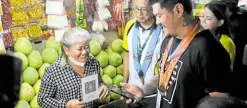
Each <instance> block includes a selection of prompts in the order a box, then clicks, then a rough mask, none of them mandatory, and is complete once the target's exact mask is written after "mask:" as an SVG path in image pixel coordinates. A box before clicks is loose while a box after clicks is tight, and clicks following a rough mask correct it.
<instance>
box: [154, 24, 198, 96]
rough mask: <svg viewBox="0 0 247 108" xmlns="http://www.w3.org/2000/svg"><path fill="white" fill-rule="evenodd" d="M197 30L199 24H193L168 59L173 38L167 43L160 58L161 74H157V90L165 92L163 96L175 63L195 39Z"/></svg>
mask: <svg viewBox="0 0 247 108" xmlns="http://www.w3.org/2000/svg"><path fill="white" fill-rule="evenodd" d="M199 29H200V27H199V24H194V25H193V26H192V27H191V28H189V30H188V32H187V33H186V35H185V36H184V39H183V40H182V41H181V42H180V45H179V46H178V48H177V49H176V51H174V54H173V56H171V57H170V58H168V56H169V53H170V50H171V46H172V43H173V39H174V38H171V39H170V41H169V42H168V45H167V47H166V49H165V52H164V55H163V57H162V64H161V66H162V67H161V72H160V74H159V75H160V80H159V88H160V89H161V90H162V91H163V90H165V94H166V92H167V91H166V90H167V88H169V87H168V83H169V80H170V78H171V75H172V71H173V69H174V68H175V66H176V64H177V61H178V60H179V58H180V57H181V56H182V54H183V53H184V51H185V50H186V49H187V47H188V46H189V44H190V43H191V41H192V40H193V38H194V37H195V35H196V33H197V32H198V31H199ZM168 59H170V61H169V63H167V61H168Z"/></svg>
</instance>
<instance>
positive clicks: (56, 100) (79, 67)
mask: <svg viewBox="0 0 247 108" xmlns="http://www.w3.org/2000/svg"><path fill="white" fill-rule="evenodd" d="M90 38H91V36H90V34H89V33H88V32H87V31H86V30H84V29H80V28H71V29H68V30H67V31H66V32H65V33H64V35H63V37H62V40H61V46H62V52H63V54H62V56H61V57H59V59H58V60H57V61H55V62H54V63H53V64H51V65H50V66H49V67H47V68H46V70H45V74H44V77H43V78H42V81H41V87H40V91H39V94H38V104H39V105H40V106H41V107H42V108H98V106H97V103H98V100H97V99H96V100H93V101H89V102H87V101H86V100H83V91H82V90H83V88H82V79H84V78H88V77H89V76H92V75H96V77H98V78H99V79H98V81H99V83H98V85H99V86H100V87H99V98H100V99H103V98H105V97H106V95H108V89H107V87H106V86H105V85H104V83H103V82H102V79H101V77H100V74H99V73H100V65H99V62H98V61H97V60H96V59H95V58H93V57H92V56H90V55H89V46H88V44H89V41H90ZM94 81H96V80H94ZM89 86H90V85H89ZM95 86H97V84H96V85H95V84H91V88H95ZM85 92H86V93H87V91H85Z"/></svg>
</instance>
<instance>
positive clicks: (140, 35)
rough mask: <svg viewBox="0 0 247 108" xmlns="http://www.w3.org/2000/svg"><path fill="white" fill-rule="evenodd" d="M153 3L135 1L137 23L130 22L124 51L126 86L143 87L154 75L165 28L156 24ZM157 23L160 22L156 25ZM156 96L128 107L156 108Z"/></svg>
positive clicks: (134, 13)
mask: <svg viewBox="0 0 247 108" xmlns="http://www.w3.org/2000/svg"><path fill="white" fill-rule="evenodd" d="M150 4H151V3H150V0H133V1H132V12H133V15H134V17H135V18H134V19H132V20H130V21H128V22H127V24H126V27H125V31H124V36H123V48H124V49H125V50H126V51H127V54H126V55H125V57H124V73H123V77H124V82H127V83H129V84H135V85H137V86H139V87H142V86H143V85H144V84H145V83H146V82H148V81H149V80H150V79H151V78H152V77H153V76H154V75H155V72H154V70H155V69H154V68H155V64H156V62H157V60H158V58H159V49H160V48H159V47H160V45H161V42H162V40H163V38H164V35H163V31H162V26H161V25H159V24H156V20H155V17H154V16H153V13H152V7H151V5H150ZM157 23H158V22H157ZM155 96H156V93H154V94H151V95H148V96H145V98H144V100H142V101H141V102H139V103H136V104H133V105H127V106H125V107H130V108H131V107H134V108H154V107H155V100H156V98H155Z"/></svg>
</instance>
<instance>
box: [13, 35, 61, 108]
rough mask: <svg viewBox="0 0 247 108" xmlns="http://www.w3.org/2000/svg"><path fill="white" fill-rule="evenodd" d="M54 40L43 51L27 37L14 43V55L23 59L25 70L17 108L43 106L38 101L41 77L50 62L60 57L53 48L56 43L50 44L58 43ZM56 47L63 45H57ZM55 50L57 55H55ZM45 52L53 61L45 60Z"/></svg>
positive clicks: (38, 107) (23, 68)
mask: <svg viewBox="0 0 247 108" xmlns="http://www.w3.org/2000/svg"><path fill="white" fill-rule="evenodd" d="M51 38H52V37H51ZM54 41H55V40H54V39H50V40H49V43H48V44H49V45H47V47H46V48H44V50H43V52H39V51H36V50H35V49H33V46H32V43H31V42H30V41H29V40H28V39H26V38H18V39H17V40H16V42H15V43H14V51H15V52H14V56H16V57H18V58H20V59H21V60H22V70H23V73H22V84H21V87H20V93H19V98H20V100H19V101H18V102H17V104H16V106H15V108H41V107H40V106H39V105H38V103H37V96H38V93H39V89H40V85H41V79H42V78H43V75H44V73H45V69H46V68H47V67H49V66H50V63H53V62H54V61H55V60H56V59H58V55H57V54H59V53H58V52H57V50H56V49H54V48H53V46H54V45H50V44H51V43H57V42H54ZM59 45H60V44H59ZM56 48H57V49H58V48H61V47H60V46H59V47H57V46H56ZM47 49H48V50H47ZM49 49H51V50H49ZM54 52H55V57H54V55H53V54H54ZM43 53H45V54H46V56H47V54H49V55H50V57H49V59H51V60H52V62H51V61H47V60H45V59H47V57H44V58H43ZM47 62H49V63H47Z"/></svg>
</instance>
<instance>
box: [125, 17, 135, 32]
mask: <svg viewBox="0 0 247 108" xmlns="http://www.w3.org/2000/svg"><path fill="white" fill-rule="evenodd" d="M135 22H136V18H133V19H130V20H129V21H128V22H127V23H126V27H125V29H126V30H129V29H130V28H131V27H132V25H133V24H134V23H135Z"/></svg>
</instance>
